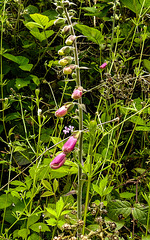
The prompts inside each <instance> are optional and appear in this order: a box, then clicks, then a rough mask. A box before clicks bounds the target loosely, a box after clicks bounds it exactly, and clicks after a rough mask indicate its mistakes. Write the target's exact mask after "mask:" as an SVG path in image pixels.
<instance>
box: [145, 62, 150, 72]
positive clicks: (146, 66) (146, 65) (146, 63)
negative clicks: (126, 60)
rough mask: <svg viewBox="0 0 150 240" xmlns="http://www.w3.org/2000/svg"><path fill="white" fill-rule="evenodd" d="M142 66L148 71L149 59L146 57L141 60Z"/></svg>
mask: <svg viewBox="0 0 150 240" xmlns="http://www.w3.org/2000/svg"><path fill="white" fill-rule="evenodd" d="M143 64H144V67H145V68H146V69H147V70H148V71H149V72H150V61H149V60H147V59H144V60H143Z"/></svg>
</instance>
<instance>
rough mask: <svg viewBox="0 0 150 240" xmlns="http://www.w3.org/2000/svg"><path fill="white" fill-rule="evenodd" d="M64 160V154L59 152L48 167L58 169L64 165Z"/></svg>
mask: <svg viewBox="0 0 150 240" xmlns="http://www.w3.org/2000/svg"><path fill="white" fill-rule="evenodd" d="M65 160H66V154H65V153H64V152H61V153H60V154H58V155H57V156H56V157H55V158H54V159H53V161H52V162H51V163H50V167H51V168H52V169H57V168H60V167H61V166H62V165H63V164H64V162H65Z"/></svg>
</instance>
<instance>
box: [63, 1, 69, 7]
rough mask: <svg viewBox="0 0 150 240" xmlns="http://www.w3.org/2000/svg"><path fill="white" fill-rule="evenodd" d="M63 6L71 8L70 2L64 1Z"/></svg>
mask: <svg viewBox="0 0 150 240" xmlns="http://www.w3.org/2000/svg"><path fill="white" fill-rule="evenodd" d="M62 4H63V5H64V7H69V6H70V2H69V1H62Z"/></svg>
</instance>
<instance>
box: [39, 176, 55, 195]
mask: <svg viewBox="0 0 150 240" xmlns="http://www.w3.org/2000/svg"><path fill="white" fill-rule="evenodd" d="M41 183H42V185H43V186H44V187H45V188H46V189H48V190H49V191H51V192H52V191H53V190H52V186H51V184H50V183H49V182H48V181H47V180H43V179H42V181H41Z"/></svg>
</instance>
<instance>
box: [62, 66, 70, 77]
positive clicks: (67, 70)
mask: <svg viewBox="0 0 150 240" xmlns="http://www.w3.org/2000/svg"><path fill="white" fill-rule="evenodd" d="M63 73H64V74H65V75H68V74H71V73H72V69H71V68H70V66H69V67H64V69H63Z"/></svg>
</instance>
